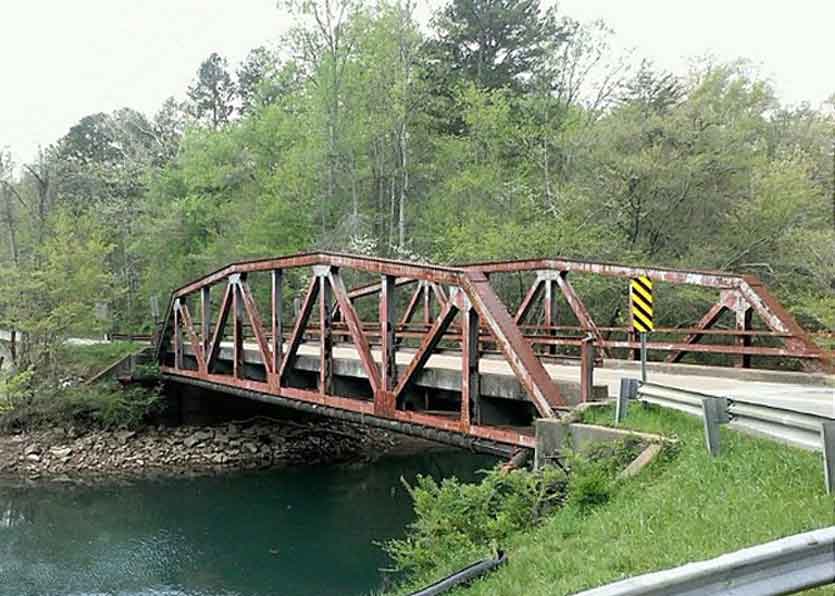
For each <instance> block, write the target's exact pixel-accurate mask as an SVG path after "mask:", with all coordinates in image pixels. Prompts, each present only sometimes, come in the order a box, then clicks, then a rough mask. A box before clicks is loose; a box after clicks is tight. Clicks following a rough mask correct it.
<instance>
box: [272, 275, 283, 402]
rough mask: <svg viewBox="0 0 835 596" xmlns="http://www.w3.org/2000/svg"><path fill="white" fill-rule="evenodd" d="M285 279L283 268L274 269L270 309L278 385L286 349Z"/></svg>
mask: <svg viewBox="0 0 835 596" xmlns="http://www.w3.org/2000/svg"><path fill="white" fill-rule="evenodd" d="M283 281H284V274H283V271H282V270H281V269H273V270H272V288H271V290H272V301H271V304H270V310H271V311H272V312H271V320H272V353H273V371H274V375H275V383H276V386H278V385H280V384H281V379H279V378H278V371H280V370H281V360H282V352H283V351H284V328H283V323H282V313H281V311H282V310H283V308H284V297H283Z"/></svg>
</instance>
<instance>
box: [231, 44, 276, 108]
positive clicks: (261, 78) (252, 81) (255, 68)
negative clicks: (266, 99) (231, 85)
mask: <svg viewBox="0 0 835 596" xmlns="http://www.w3.org/2000/svg"><path fill="white" fill-rule="evenodd" d="M277 71H278V57H277V56H276V55H275V53H274V52H272V51H271V50H269V49H267V48H265V47H264V46H259V47H257V48H255V49H253V50H250V51H249V54H247V56H246V58H245V59H244V61H243V62H242V63H241V65H240V66H239V67H238V71H237V77H238V87H237V89H238V97H240V99H241V114H242V115H243V114H246V113H247V112H250V111H252V110H253V109H254V108H255V106H256V105H257V104H258V99H259V97H261V87H262V85H264V84H265V83H266V82H267V81H268V80H270V79H272V78H274V77H275V76H276V75H277Z"/></svg>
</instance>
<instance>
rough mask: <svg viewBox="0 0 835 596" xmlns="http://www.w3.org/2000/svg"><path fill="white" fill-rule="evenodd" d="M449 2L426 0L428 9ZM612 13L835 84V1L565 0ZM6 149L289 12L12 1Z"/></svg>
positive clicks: (820, 89) (0, 113) (6, 33)
mask: <svg viewBox="0 0 835 596" xmlns="http://www.w3.org/2000/svg"><path fill="white" fill-rule="evenodd" d="M442 3H443V0H417V4H418V5H419V9H418V12H419V16H421V17H423V18H426V17H427V16H428V14H429V13H430V12H431V9H432V7H433V6H438V5H441V4H442ZM559 5H560V8H561V12H562V13H563V14H567V15H569V16H572V17H574V18H577V19H579V20H581V21H588V20H592V19H596V18H603V19H604V20H606V21H607V22H608V23H609V25H611V26H612V27H613V28H614V29H615V31H616V39H617V44H618V45H619V46H620V47H622V48H634V49H635V50H636V53H637V55H638V56H646V57H648V58H650V59H652V60H653V61H655V63H656V64H657V65H658V66H660V67H663V68H666V69H669V70H673V71H674V72H679V73H683V72H685V71H686V66H687V60H688V58H690V57H693V56H700V55H704V54H706V53H711V54H713V55H715V56H716V57H718V58H719V59H722V60H731V59H734V58H738V57H746V58H750V59H752V60H753V61H754V62H755V63H757V64H759V65H760V67H761V69H762V72H763V74H764V75H766V76H769V77H771V78H772V80H773V81H774V83H775V84H776V87H777V90H778V93H779V95H780V97H781V98H782V99H783V100H784V101H786V102H788V103H799V102H801V101H809V102H810V103H811V104H812V105H815V106H817V105H819V104H820V103H821V102H823V101H824V100H825V99H826V98H827V97H829V96H830V95H832V94H833V93H835V69H833V66H832V62H833V60H834V59H835V35H833V34H832V23H835V1H833V0H793V1H792V2H785V1H781V2H777V1H776V0H700V1H699V2H694V1H693V0H687V1H683V0H628V1H627V0H562V1H561V2H560V3H559ZM0 22H2V24H3V27H2V29H0V81H2V83H0V147H8V148H9V149H10V150H11V151H12V154H13V156H14V157H15V159H16V160H17V161H18V162H20V161H24V160H30V159H32V158H33V157H34V155H35V152H36V150H37V147H38V146H40V145H43V146H46V145H48V144H50V143H52V142H53V141H55V140H57V139H58V138H59V137H60V136H62V135H63V134H64V133H65V132H66V131H67V130H68V129H69V127H70V126H72V125H73V124H74V123H75V122H77V121H78V120H79V119H80V118H81V117H83V116H85V115H87V114H90V113H94V112H110V111H113V110H115V109H118V108H120V107H124V106H130V107H133V108H135V109H138V110H140V111H142V112H144V113H146V114H153V113H154V112H155V111H156V110H157V108H158V107H159V106H160V104H161V103H162V102H163V101H164V100H165V98H166V97H168V96H170V95H175V96H182V95H183V93H184V91H185V88H186V86H187V85H188V84H189V82H190V81H191V80H192V78H193V76H194V73H195V72H196V70H197V67H198V66H199V64H200V62H201V61H202V60H203V59H204V58H205V57H206V56H207V55H208V54H209V53H210V52H212V51H219V52H220V53H221V54H223V55H225V56H226V57H227V58H229V60H230V62H232V63H234V62H236V61H238V60H240V59H241V58H243V57H244V56H245V55H246V53H247V51H248V50H249V49H250V48H253V47H255V46H258V45H261V44H262V43H265V42H270V41H276V40H277V39H278V37H279V36H280V35H281V34H282V33H283V32H284V31H286V29H287V27H288V24H289V19H288V17H287V15H286V14H285V13H283V12H282V11H281V10H279V9H278V8H277V7H276V0H236V1H234V2H230V1H229V0H142V1H136V0H133V1H129V0H73V1H71V2H70V1H60V0H4V1H3V7H2V9H0Z"/></svg>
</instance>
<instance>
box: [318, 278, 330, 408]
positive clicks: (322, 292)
mask: <svg viewBox="0 0 835 596" xmlns="http://www.w3.org/2000/svg"><path fill="white" fill-rule="evenodd" d="M319 350H320V360H319V393H320V394H322V395H330V394H331V393H333V326H332V325H331V287H330V283H329V282H328V277H327V275H326V274H320V275H319Z"/></svg>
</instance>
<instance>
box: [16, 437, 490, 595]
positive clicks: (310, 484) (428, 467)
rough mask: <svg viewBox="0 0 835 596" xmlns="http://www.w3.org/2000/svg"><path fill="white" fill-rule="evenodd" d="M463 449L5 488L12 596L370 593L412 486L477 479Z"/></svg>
mask: <svg viewBox="0 0 835 596" xmlns="http://www.w3.org/2000/svg"><path fill="white" fill-rule="evenodd" d="M492 462H493V460H492V459H490V458H487V457H483V456H475V455H472V454H467V453H462V452H448V451H445V452H434V453H428V454H421V455H415V456H409V457H407V458H404V457H400V458H391V459H385V460H381V461H379V462H377V463H375V464H371V465H363V466H330V467H317V468H310V469H296V470H284V471H277V472H268V473H258V474H241V475H234V476H226V477H218V478H203V479H182V480H168V481H159V480H156V481H143V482H140V483H133V484H131V485H129V486H115V485H114V486H106V487H96V488H58V487H39V488H25V489H21V488H6V489H0V594H3V595H5V594H9V595H12V594H14V595H22V594H61V595H67V594H74V595H75V594H78V595H81V594H84V595H92V594H114V593H115V594H125V595H128V594H131V595H140V594H141V595H142V596H150V595H157V594H159V595H163V594H164V595H171V596H174V595H177V596H180V595H183V596H198V595H203V594H206V595H208V594H211V595H230V596H231V595H240V596H244V595H256V596H260V595H262V594H271V595H274V594H287V595H294V596H299V595H301V596H304V595H308V594H309V595H313V594H317V595H318V594H360V593H364V592H367V591H368V590H371V589H374V588H377V587H379V586H380V582H381V574H380V572H379V571H378V569H379V568H381V567H383V566H385V564H386V559H385V556H384V555H383V553H382V552H381V551H380V550H379V548H378V547H376V546H375V545H374V542H375V541H381V540H385V539H388V538H391V537H394V536H396V535H399V534H400V533H401V531H402V529H403V527H404V526H405V525H406V524H407V523H408V522H409V520H410V519H411V508H410V503H409V499H408V495H406V493H405V489H404V488H403V487H402V485H401V482H400V477H401V475H403V476H405V477H406V478H407V479H410V480H412V479H414V476H415V475H416V474H418V473H421V474H432V475H433V476H436V477H438V476H451V475H455V476H458V477H460V478H462V479H472V478H474V476H475V471H476V470H477V469H480V468H484V467H486V466H488V465H491V464H492Z"/></svg>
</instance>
